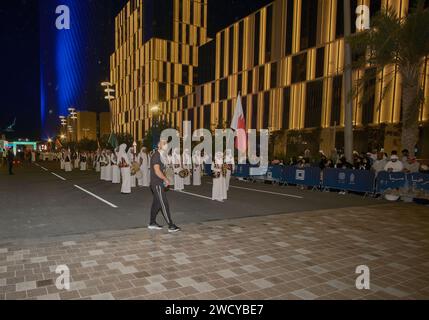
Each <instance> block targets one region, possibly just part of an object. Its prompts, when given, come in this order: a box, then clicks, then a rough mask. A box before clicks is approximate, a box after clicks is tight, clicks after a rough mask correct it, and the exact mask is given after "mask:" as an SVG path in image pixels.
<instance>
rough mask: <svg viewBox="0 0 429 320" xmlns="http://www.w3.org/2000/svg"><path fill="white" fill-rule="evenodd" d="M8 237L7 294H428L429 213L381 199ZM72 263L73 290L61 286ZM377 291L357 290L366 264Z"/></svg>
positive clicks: (0, 295)
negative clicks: (166, 225) (170, 227)
mask: <svg viewBox="0 0 429 320" xmlns="http://www.w3.org/2000/svg"><path fill="white" fill-rule="evenodd" d="M183 229H184V232H182V233H179V234H174V235H171V234H168V233H167V232H166V231H165V230H164V231H161V232H156V231H155V232H152V231H149V230H147V229H134V230H128V231H120V232H102V233H97V234H88V235H79V236H75V237H68V238H52V239H49V240H45V241H43V242H41V241H27V240H22V241H21V242H8V243H4V242H0V300H2V299H95V300H96V299H210V300H216V299H428V298H429V275H428V273H427V270H428V268H429V210H428V208H427V207H424V206H414V205H410V206H409V205H404V204H382V205H378V206H372V207H352V208H347V209H330V210H323V211H312V212H301V213H296V214H295V213H292V214H285V215H274V216H268V217H255V218H244V219H236V220H223V221H216V222H209V223H200V224H188V225H184V226H183ZM59 265H67V266H68V268H69V269H70V275H71V288H70V291H60V290H58V289H57V287H56V286H55V282H56V278H57V277H58V274H56V273H55V270H56V267H57V266H59ZM360 265H366V266H368V268H369V269H370V290H358V289H356V285H355V283H356V278H357V277H358V276H359V275H358V274H356V273H355V271H356V268H357V266H360Z"/></svg>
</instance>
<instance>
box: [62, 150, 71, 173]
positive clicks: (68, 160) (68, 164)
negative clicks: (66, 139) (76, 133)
mask: <svg viewBox="0 0 429 320" xmlns="http://www.w3.org/2000/svg"><path fill="white" fill-rule="evenodd" d="M64 169H65V170H66V172H72V171H73V168H72V159H71V155H70V151H66V153H65V154H64Z"/></svg>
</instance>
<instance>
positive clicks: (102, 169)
mask: <svg viewBox="0 0 429 320" xmlns="http://www.w3.org/2000/svg"><path fill="white" fill-rule="evenodd" d="M99 161H100V180H102V181H106V165H107V157H106V150H103V151H102V152H101V155H100V160H99Z"/></svg>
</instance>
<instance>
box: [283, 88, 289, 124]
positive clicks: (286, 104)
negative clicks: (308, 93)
mask: <svg viewBox="0 0 429 320" xmlns="http://www.w3.org/2000/svg"><path fill="white" fill-rule="evenodd" d="M289 115H290V87H287V88H284V89H283V118H282V128H283V129H286V130H287V129H289Z"/></svg>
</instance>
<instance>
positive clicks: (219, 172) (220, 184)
mask: <svg viewBox="0 0 429 320" xmlns="http://www.w3.org/2000/svg"><path fill="white" fill-rule="evenodd" d="M223 162H224V161H223V153H222V152H217V153H216V155H215V161H214V162H213V163H212V172H213V191H212V200H215V201H219V202H223V201H224V200H226V199H227V190H226V182H225V178H226V172H225V171H226V168H225V166H224V163H223Z"/></svg>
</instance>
